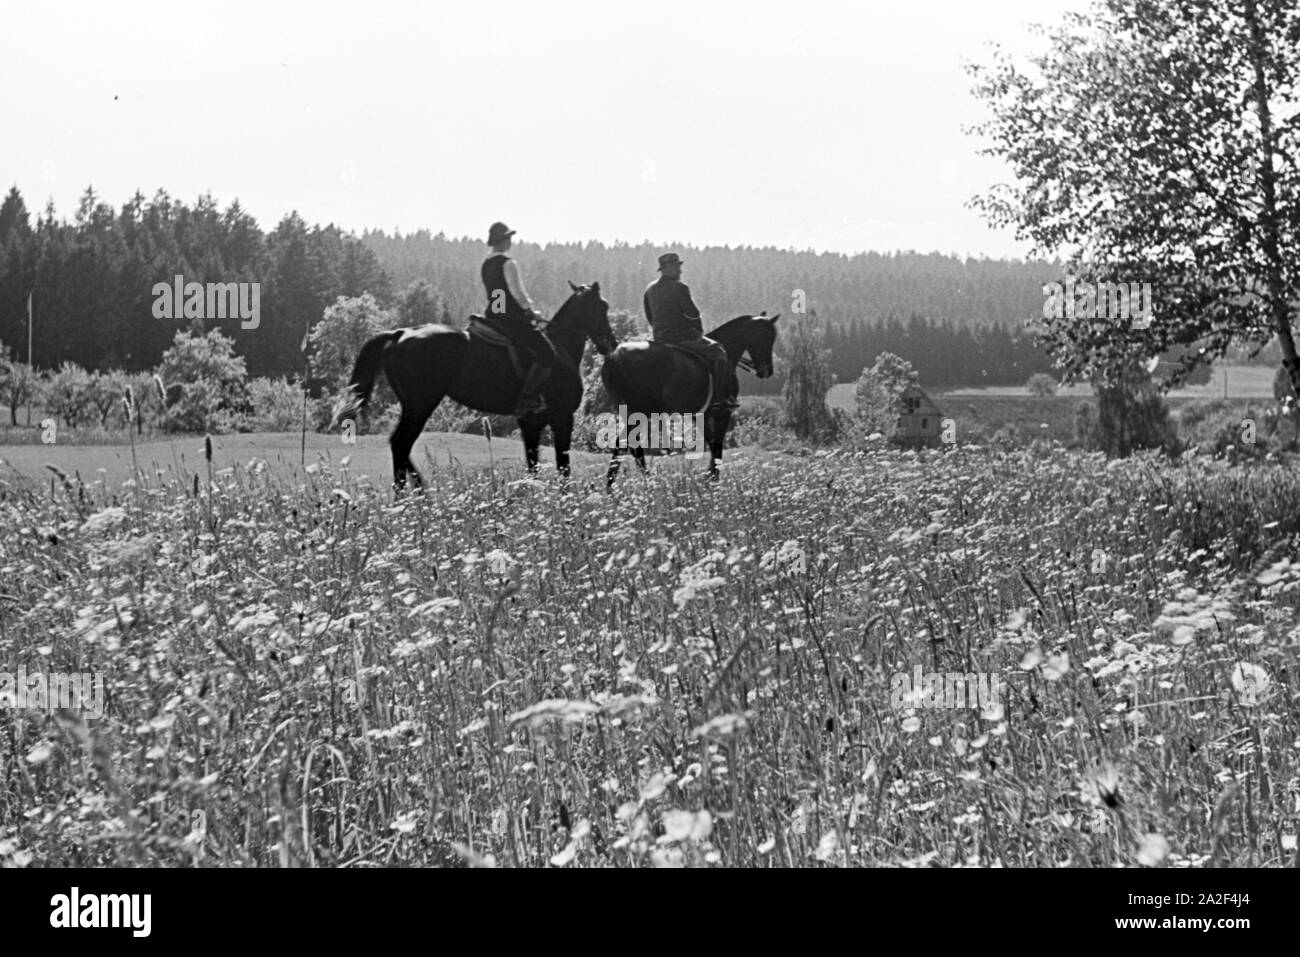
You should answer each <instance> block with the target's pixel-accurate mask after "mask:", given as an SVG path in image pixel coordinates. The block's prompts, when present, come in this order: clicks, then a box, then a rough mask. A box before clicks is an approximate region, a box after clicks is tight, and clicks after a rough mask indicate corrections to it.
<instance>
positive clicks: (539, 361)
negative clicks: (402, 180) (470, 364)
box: [479, 223, 555, 418]
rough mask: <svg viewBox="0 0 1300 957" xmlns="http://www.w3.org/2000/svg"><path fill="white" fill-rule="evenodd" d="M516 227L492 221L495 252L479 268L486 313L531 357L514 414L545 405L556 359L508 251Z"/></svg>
mask: <svg viewBox="0 0 1300 957" xmlns="http://www.w3.org/2000/svg"><path fill="white" fill-rule="evenodd" d="M514 234H515V231H514V230H513V229H510V228H508V227H507V226H506V224H505V223H493V224H492V227H491V229H489V230H488V245H489V246H491V247H492V254H491V255H490V256H488V258H487V259H485V260H483V267H482V269H481V270H480V271H479V272H480V274H481V275H482V277H483V288H484V289H485V290H487V297H488V307H487V315H488V317H489V318H491V319H493V320H495V321H496V324H497V325H498V326H500V327H501V329H502V331H503V332H505V333H506V334H507V335H509V336H510V337H511V338H512V339H514V340H515V342H517V343H519V345H520V346H522V347H523V348H524V349H525V350H526V351H527V352H528V355H529V356H530V357H531V358H532V360H533V361H532V365H531V366H529V369H528V373H527V375H525V376H524V384H523V387H522V388H521V389H520V390H519V400H518V402H517V403H516V407H515V417H516V418H521V417H523V416H525V415H530V414H535V413H538V412H542V411H543V410H545V408H546V399H545V398H543V397H542V395H541V392H540V390H541V387H542V383H544V382H545V381H546V379H547V377H548V376H549V375H550V374H551V366H552V364H553V363H554V362H555V348H554V346H552V345H551V342H550V340H549V339H547V338H546V337H545V336H544V335H542V334H541V333H540V332H538V331H537V327H536V326H535V325H533V323H534V322H535V321H537V320H538V319H540V318H541V317H540V316H538V314H537V310H536V309H535V308H534V307H533V301H532V300H531V299H529V298H528V293H527V292H525V291H524V283H523V280H522V279H521V278H520V276H519V266H518V265H517V264H516V263H515V261H514V260H513V259H511V258H510V257H509V256H507V255H506V252H507V251H508V250H509V249H510V246H511V240H510V237H512V236H513V235H514Z"/></svg>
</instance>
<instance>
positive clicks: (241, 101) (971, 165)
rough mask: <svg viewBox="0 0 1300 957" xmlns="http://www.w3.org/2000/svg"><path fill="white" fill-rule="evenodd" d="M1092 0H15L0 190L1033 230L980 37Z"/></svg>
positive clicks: (708, 223)
mask: <svg viewBox="0 0 1300 957" xmlns="http://www.w3.org/2000/svg"><path fill="white" fill-rule="evenodd" d="M1085 6H1086V0H996V2H979V0H952V2H941V0H906V2H900V0H837V2H822V0H796V2H781V3H776V2H770V0H744V2H722V0H691V2H684V3H677V4H669V3H664V2H653V3H651V2H640V3H635V4H633V3H628V2H626V0H599V2H582V0H535V2H531V3H524V2H514V0H502V2H495V3H480V2H474V3H470V2H465V0H459V2H455V3H448V2H444V0H435V2H425V3H414V2H386V0H367V2H365V3H358V2H352V3H347V4H342V3H334V2H307V3H304V2H301V0H298V2H295V3H293V4H288V3H284V4H281V3H278V2H274V0H262V2H257V3H242V2H235V3H225V2H222V3H216V4H202V5H198V4H195V5H188V4H187V5H179V4H175V3H170V2H169V3H157V4H154V3H134V2H114V3H102V2H94V3H60V2H57V0H53V2H42V3H23V4H18V3H15V4H10V5H7V9H6V10H5V13H4V20H5V24H4V28H3V30H2V31H0V116H3V118H4V128H5V142H4V146H3V149H0V189H4V190H7V189H8V187H9V186H10V185H17V186H18V188H19V189H20V190H21V191H22V193H23V196H24V198H25V199H26V201H27V205H28V208H29V210H31V211H32V212H33V213H35V212H38V211H39V210H41V209H42V208H43V207H44V205H45V203H46V201H47V200H49V199H52V200H53V201H54V203H55V206H56V209H57V211H58V213H59V214H60V215H61V216H66V217H68V218H70V217H71V216H72V213H73V211H74V210H75V206H76V203H77V200H78V198H79V197H80V195H81V194H82V192H83V191H84V190H85V188H86V187H87V185H93V186H94V188H95V190H96V192H97V193H98V194H99V195H100V197H101V198H102V199H103V200H104V201H106V202H109V203H111V204H112V205H114V206H120V205H121V204H122V203H123V202H125V201H126V200H127V199H129V197H130V196H131V194H133V193H134V192H135V191H136V190H137V189H139V190H140V191H142V192H143V193H144V194H145V195H146V196H152V195H153V193H154V192H155V191H156V190H157V189H159V188H164V189H166V190H167V191H168V192H169V193H170V194H171V195H172V196H174V197H177V198H180V199H183V200H185V201H186V202H191V203H192V202H193V201H194V199H196V198H197V197H198V196H199V195H200V194H201V193H203V192H206V191H210V192H211V193H212V194H213V196H214V197H215V198H216V200H217V201H218V202H219V203H220V204H221V205H222V206H223V207H224V206H225V205H227V204H228V203H229V202H230V201H232V200H234V199H236V198H237V199H238V200H239V201H240V203H241V204H242V205H243V207H244V208H245V209H246V210H247V211H248V212H250V213H251V214H252V215H253V216H255V217H256V218H257V219H258V221H259V223H260V224H261V225H262V226H263V228H266V229H271V228H273V227H274V225H275V223H276V222H277V221H278V220H279V219H280V218H281V217H282V216H283V215H285V214H286V213H288V212H289V211H291V210H297V211H298V212H299V213H300V214H301V215H302V216H303V218H304V219H306V220H307V221H308V222H309V223H321V224H324V223H330V222H332V223H335V224H337V225H339V226H341V227H343V228H345V229H351V230H355V231H357V232H360V231H361V230H363V229H367V228H373V229H384V230H387V231H392V230H394V229H397V230H400V231H402V232H410V231H414V230H417V229H429V230H430V231H432V232H439V231H441V232H445V233H446V234H448V235H450V236H463V235H469V236H479V235H480V234H482V235H483V236H484V237H486V233H487V228H488V225H489V224H490V223H491V222H493V221H494V220H504V221H505V222H507V223H508V224H509V225H510V226H511V227H513V228H514V229H516V230H518V235H517V236H516V240H528V241H533V242H547V241H551V240H558V241H582V240H600V241H603V242H607V243H608V242H612V241H615V240H623V241H627V242H633V243H635V242H640V241H642V240H646V239H648V240H651V241H653V242H655V243H657V244H663V245H669V244H672V243H689V244H691V245H695V246H704V245H728V246H740V245H746V246H776V247H780V248H790V249H814V250H818V251H835V252H843V253H854V252H861V251H866V250H879V251H885V250H895V249H915V250H920V251H923V252H929V251H939V252H943V253H956V254H958V255H962V256H966V255H971V256H981V255H987V256H1023V255H1025V254H1026V253H1027V252H1028V247H1027V246H1026V245H1024V244H1021V243H1017V242H1016V241H1015V239H1014V237H1013V236H1012V235H1011V234H1010V233H1009V232H1005V231H995V230H992V229H991V228H990V227H988V226H987V224H986V223H985V222H984V221H983V219H982V218H981V217H980V216H979V215H978V213H976V212H975V211H974V210H972V209H969V208H967V205H966V204H967V202H968V200H969V199H970V197H971V196H973V195H975V194H977V193H982V192H984V191H986V190H987V189H988V187H989V186H990V185H991V184H993V183H996V182H1000V181H1004V180H1006V179H1007V178H1008V173H1007V171H1006V169H1005V167H1003V165H1002V164H1001V163H1000V162H999V161H998V160H996V159H994V158H991V157H983V156H979V155H977V152H976V150H977V149H978V146H979V143H978V141H977V140H976V139H975V138H974V137H973V136H970V135H967V134H965V133H964V132H963V127H964V126H968V125H970V124H972V123H975V122H978V121H979V120H980V119H981V117H982V116H983V108H982V107H981V106H980V104H979V103H978V102H977V101H976V100H975V99H974V98H973V97H972V96H971V94H970V87H971V81H970V77H969V76H968V75H967V73H966V72H965V70H964V68H963V63H964V62H965V61H970V60H975V61H981V62H987V60H988V59H989V53H990V50H991V45H992V44H994V43H996V44H998V45H1001V46H1002V47H1003V48H1005V49H1006V50H1008V51H1009V52H1011V53H1013V54H1015V55H1018V56H1022V57H1023V56H1027V55H1028V54H1029V53H1031V52H1033V51H1035V50H1037V49H1040V48H1041V47H1042V45H1043V42H1044V41H1043V40H1042V38H1041V37H1039V36H1037V35H1035V34H1034V33H1032V32H1031V30H1030V29H1029V24H1030V23H1034V22H1037V23H1044V24H1049V25H1050V24H1054V23H1057V22H1059V21H1060V19H1061V17H1062V16H1063V14H1064V13H1065V12H1066V11H1067V10H1072V9H1083V8H1084V7H1085Z"/></svg>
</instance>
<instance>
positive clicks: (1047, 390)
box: [1025, 372, 1056, 395]
mask: <svg viewBox="0 0 1300 957" xmlns="http://www.w3.org/2000/svg"><path fill="white" fill-rule="evenodd" d="M1025 388H1027V389H1028V390H1029V394H1030V395H1056V380H1055V379H1053V378H1052V377H1051V376H1050V375H1048V374H1047V373H1045V372H1035V373H1034V374H1033V375H1031V376H1030V377H1029V381H1028V382H1026V383H1025Z"/></svg>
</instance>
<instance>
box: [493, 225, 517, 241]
mask: <svg viewBox="0 0 1300 957" xmlns="http://www.w3.org/2000/svg"><path fill="white" fill-rule="evenodd" d="M514 234H515V231H514V230H513V229H511V228H510V227H509V226H507V225H506V224H505V223H493V224H492V228H491V229H489V230H488V245H489V246H495V245H496V244H497V243H502V242H505V241H506V240H507V239H509V238H510V237H511V236H513V235H514Z"/></svg>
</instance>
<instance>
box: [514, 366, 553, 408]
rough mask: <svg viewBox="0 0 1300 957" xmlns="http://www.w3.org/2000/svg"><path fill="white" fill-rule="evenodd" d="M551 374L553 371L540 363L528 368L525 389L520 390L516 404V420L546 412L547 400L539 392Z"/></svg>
mask: <svg viewBox="0 0 1300 957" xmlns="http://www.w3.org/2000/svg"><path fill="white" fill-rule="evenodd" d="M550 374H551V370H550V369H548V368H547V367H546V366H544V365H542V364H541V363H540V362H534V363H533V364H532V365H531V366H530V367H529V368H528V374H527V375H526V376H524V384H523V387H522V388H521V389H520V390H519V399H518V400H517V401H516V402H515V418H516V419H521V418H523V417H524V416H526V415H537V414H538V413H541V412H544V411H545V410H546V399H545V397H543V396H542V394H541V393H540V391H539V390H540V389H541V387H542V383H543V382H545V381H546V380H547V378H549V377H550Z"/></svg>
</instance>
